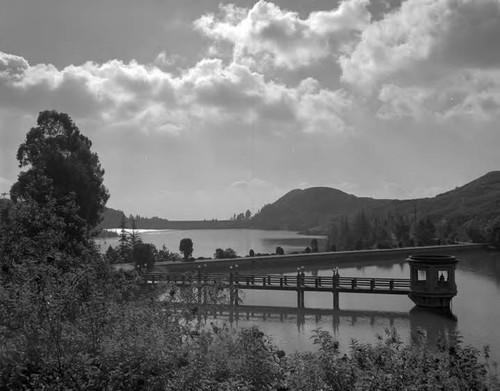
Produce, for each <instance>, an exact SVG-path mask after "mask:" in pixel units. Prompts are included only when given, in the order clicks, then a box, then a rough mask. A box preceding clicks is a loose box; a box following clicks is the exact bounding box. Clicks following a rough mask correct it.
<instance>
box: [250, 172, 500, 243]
mask: <svg viewBox="0 0 500 391" xmlns="http://www.w3.org/2000/svg"><path fill="white" fill-rule="evenodd" d="M361 212H362V213H363V214H364V215H365V216H366V218H368V219H370V218H371V219H376V220H377V221H379V222H380V221H382V222H383V221H385V220H387V219H390V220H394V219H395V218H398V217H402V218H405V219H407V220H408V221H421V220H426V219H428V220H430V221H432V222H433V223H434V224H438V223H443V222H445V223H446V225H448V226H450V227H451V228H450V227H449V228H450V229H453V227H457V226H461V227H462V228H467V229H470V230H476V229H478V230H482V229H485V228H486V227H488V226H491V225H492V224H494V223H498V222H499V219H500V217H499V216H500V171H493V172H490V173H488V174H486V175H484V176H482V177H480V178H478V179H476V180H474V181H472V182H470V183H468V184H466V185H464V186H462V187H457V188H456V189H454V190H451V191H448V192H446V193H443V194H440V195H438V196H436V197H433V198H422V199H413V200H385V199H373V198H367V197H356V196H354V195H351V194H347V193H344V192H342V191H340V190H336V189H332V188H327V187H314V188H309V189H305V190H292V191H290V192H289V193H287V194H286V195H284V196H283V197H282V198H280V199H279V200H277V201H276V202H274V203H272V204H269V205H266V206H264V207H263V208H262V210H261V211H260V212H259V213H257V214H256V215H255V216H254V217H253V219H252V226H253V227H255V228H267V229H290V230H299V231H305V230H310V231H316V232H323V233H328V232H329V230H330V229H331V228H330V227H331V225H332V223H335V222H337V223H339V222H340V221H341V220H342V219H345V220H347V221H353V220H354V218H355V216H356V215H358V214H359V213H361Z"/></svg>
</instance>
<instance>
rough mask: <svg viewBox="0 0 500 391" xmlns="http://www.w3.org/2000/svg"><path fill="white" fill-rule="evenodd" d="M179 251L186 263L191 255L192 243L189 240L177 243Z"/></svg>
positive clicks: (185, 239)
mask: <svg viewBox="0 0 500 391" xmlns="http://www.w3.org/2000/svg"><path fill="white" fill-rule="evenodd" d="M179 251H180V252H181V253H182V254H183V255H184V260H185V261H187V260H188V259H189V258H191V255H192V254H193V241H192V240H191V239H190V238H184V239H182V240H181V241H180V243H179Z"/></svg>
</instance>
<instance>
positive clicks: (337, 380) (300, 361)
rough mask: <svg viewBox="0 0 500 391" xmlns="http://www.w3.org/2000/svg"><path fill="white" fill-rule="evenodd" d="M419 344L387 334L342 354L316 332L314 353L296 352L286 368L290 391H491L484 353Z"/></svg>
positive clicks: (492, 376)
mask: <svg viewBox="0 0 500 391" xmlns="http://www.w3.org/2000/svg"><path fill="white" fill-rule="evenodd" d="M423 342H424V341H420V342H418V343H416V344H413V345H405V344H403V343H402V341H401V338H400V337H399V335H398V334H397V332H396V331H395V330H394V329H392V330H386V335H385V338H383V337H379V342H378V343H376V344H374V345H371V344H362V343H359V342H358V341H355V340H354V341H352V344H351V350H350V353H349V354H348V355H347V354H341V353H340V350H339V344H338V342H337V341H335V340H334V339H333V338H332V336H331V335H330V334H329V333H327V332H325V331H322V330H316V335H315V337H314V343H315V344H316V345H317V346H318V351H317V353H298V354H296V355H293V356H291V357H290V358H289V359H288V360H287V361H286V365H285V371H286V374H287V376H286V383H287V385H286V386H287V389H289V390H304V391H309V390H310V391H313V390H320V389H324V390H395V391H396V390H450V391H451V390H464V391H465V390H496V389H498V387H500V383H499V382H498V378H497V376H496V374H495V373H494V372H493V370H492V365H491V363H490V362H489V353H488V350H487V349H485V351H484V352H483V353H482V354H481V353H480V352H479V351H478V350H477V349H474V348H471V347H464V346H463V345H462V344H461V343H460V341H459V342H458V343H457V344H456V345H454V346H449V345H439V346H438V347H437V349H435V348H431V347H429V346H428V345H426V344H425V343H423Z"/></svg>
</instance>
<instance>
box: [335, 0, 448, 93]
mask: <svg viewBox="0 0 500 391" xmlns="http://www.w3.org/2000/svg"><path fill="white" fill-rule="evenodd" d="M457 1H458V0H457ZM457 1H454V0H407V1H405V2H403V3H402V5H401V7H400V9H399V10H397V11H395V12H391V13H389V14H386V15H385V17H384V18H382V19H381V20H378V21H374V22H372V23H371V24H369V25H368V26H367V27H366V28H365V29H364V30H363V32H362V34H361V39H360V40H359V42H358V43H357V45H356V46H355V47H354V49H353V50H352V52H351V53H349V54H345V55H343V56H341V57H340V65H341V67H342V72H343V73H342V78H343V80H344V81H346V82H347V83H350V84H354V85H357V86H359V87H361V88H371V87H372V85H373V84H375V83H377V82H379V81H380V80H384V79H385V78H386V77H388V76H391V75H393V74H395V73H397V72H399V71H402V70H406V69H407V68H412V69H414V67H418V66H419V63H420V62H422V61H424V60H426V59H427V58H428V57H429V55H430V54H431V52H432V51H433V49H434V48H435V47H436V46H437V44H438V40H439V38H440V37H441V36H442V35H443V33H444V32H445V31H447V28H448V27H449V25H450V22H451V14H452V12H453V8H454V7H456V5H454V3H457Z"/></svg>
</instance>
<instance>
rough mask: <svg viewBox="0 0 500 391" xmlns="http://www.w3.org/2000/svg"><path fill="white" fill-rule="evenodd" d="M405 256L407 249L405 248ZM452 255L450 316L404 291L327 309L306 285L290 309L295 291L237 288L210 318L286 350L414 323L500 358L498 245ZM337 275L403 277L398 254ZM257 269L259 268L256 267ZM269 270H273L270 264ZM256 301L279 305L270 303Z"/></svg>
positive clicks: (235, 244)
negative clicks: (318, 334)
mask: <svg viewBox="0 0 500 391" xmlns="http://www.w3.org/2000/svg"><path fill="white" fill-rule="evenodd" d="M141 236H142V238H143V240H144V241H145V242H151V243H154V244H155V245H156V246H159V247H161V246H162V245H163V244H165V245H166V246H167V248H169V249H171V250H173V251H176V250H177V248H178V244H179V241H180V239H182V238H184V237H189V238H191V239H192V240H193V243H194V248H195V253H194V256H196V257H198V256H205V257H210V256H212V254H213V253H214V251H215V249H216V248H217V247H221V248H227V247H231V248H233V249H234V250H236V252H237V253H238V255H242V256H244V255H246V254H248V251H249V250H250V249H253V250H254V251H255V252H262V253H265V252H269V253H270V252H273V251H274V249H275V248H276V246H281V247H283V248H284V249H285V252H291V251H300V250H303V249H304V247H306V246H308V245H309V243H310V240H311V237H310V236H304V235H297V234H296V233H293V232H287V231H260V230H193V231H155V232H143V233H142V234H141ZM98 242H100V243H102V244H103V247H107V246H108V245H109V244H111V245H113V246H114V245H116V244H117V239H106V240H102V239H101V240H99V241H98ZM408 255H410V254H408ZM450 255H455V256H457V258H458V259H459V261H460V262H459V264H458V268H457V272H456V281H457V286H458V295H457V296H456V297H455V298H454V299H453V301H452V312H453V314H454V316H455V317H456V320H454V319H452V318H450V317H446V316H443V315H440V314H437V313H433V312H429V311H422V310H419V309H417V308H415V306H414V304H413V302H412V301H411V300H410V299H409V298H408V297H406V296H399V295H398V296H390V295H371V294H353V293H341V294H340V311H337V312H335V311H333V310H332V295H331V294H330V293H318V292H306V294H305V304H306V308H307V310H305V311H297V310H296V309H295V306H296V294H295V293H294V292H276V291H275V292H272V294H270V293H269V291H253V290H249V291H244V294H243V296H242V297H243V304H244V306H252V307H251V308H250V309H249V310H248V311H247V310H246V308H243V309H240V310H239V312H238V313H232V314H229V313H227V312H225V313H219V314H218V315H217V317H216V318H217V322H221V323H227V324H228V325H232V326H231V327H247V326H251V325H257V326H258V327H259V328H260V329H261V330H262V331H264V332H265V333H266V334H268V335H270V336H271V338H272V340H273V341H274V342H275V343H276V344H277V345H278V346H279V347H280V348H281V349H284V350H285V351H287V352H289V353H291V352H294V351H297V350H298V351H304V350H312V349H315V346H314V344H313V343H312V340H311V336H312V335H313V334H314V330H315V329H318V328H321V329H323V330H328V331H330V332H331V333H332V334H333V335H335V337H336V338H337V339H338V340H339V342H340V344H341V347H343V349H344V350H347V349H348V347H349V344H350V341H351V339H357V340H360V341H363V342H375V341H376V336H377V335H383V334H384V330H385V329H386V328H388V327H392V326H394V327H396V328H397V329H398V331H399V333H400V334H401V336H402V339H403V341H404V342H409V341H410V340H411V334H412V333H413V332H416V331H417V330H421V331H423V332H425V333H426V334H427V336H428V338H429V340H430V341H431V342H432V343H435V342H437V341H438V340H440V339H441V340H449V339H450V338H452V336H453V335H454V334H455V333H459V334H460V335H461V336H462V339H463V341H464V343H465V344H466V345H467V344H470V345H473V346H475V347H477V348H481V347H482V346H484V345H489V346H490V347H491V350H492V358H493V359H494V360H495V361H497V362H499V363H500V252H497V251H487V250H473V251H472V250H471V251H464V252H460V253H456V254H450ZM304 266H305V273H306V274H308V275H325V276H331V275H332V266H335V265H327V266H325V264H324V263H322V264H320V265H315V264H307V265H304ZM338 267H339V272H340V274H341V275H343V276H353V277H355V276H359V277H392V278H409V268H408V265H407V264H406V262H405V260H404V257H403V259H402V258H401V257H400V256H397V257H394V259H386V260H385V261H384V263H380V264H377V265H374V266H356V265H352V266H351V265H349V266H346V265H338ZM294 270H295V269H294V268H293V267H290V268H288V269H287V268H282V269H281V270H278V272H279V273H284V274H295V272H294ZM256 272H259V271H256ZM273 273H276V270H273ZM262 306H268V307H278V308H277V309H273V310H269V309H266V308H263V307H262Z"/></svg>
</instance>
